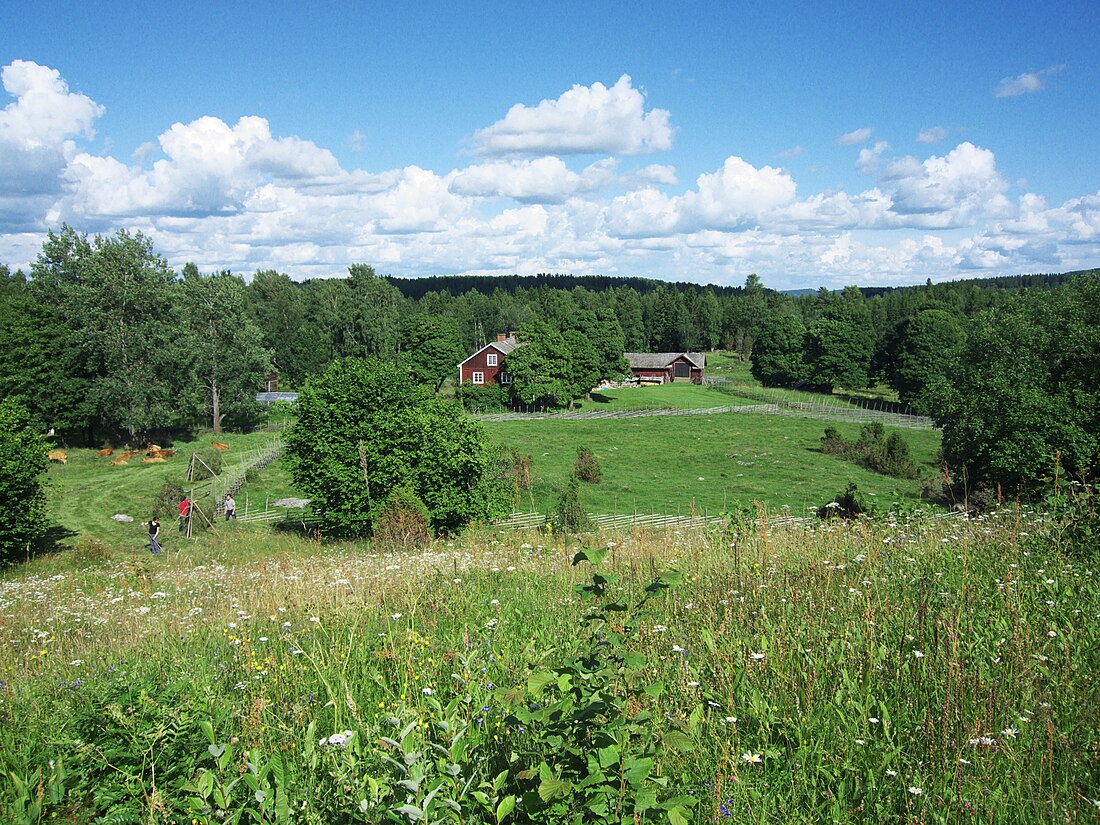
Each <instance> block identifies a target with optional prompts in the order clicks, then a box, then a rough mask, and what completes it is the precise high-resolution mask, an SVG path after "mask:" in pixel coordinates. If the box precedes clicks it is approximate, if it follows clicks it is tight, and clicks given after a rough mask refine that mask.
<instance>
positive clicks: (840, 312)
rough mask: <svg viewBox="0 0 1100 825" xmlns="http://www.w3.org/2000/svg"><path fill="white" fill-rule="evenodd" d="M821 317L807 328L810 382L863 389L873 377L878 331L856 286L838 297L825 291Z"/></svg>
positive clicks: (820, 304) (826, 386)
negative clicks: (872, 364)
mask: <svg viewBox="0 0 1100 825" xmlns="http://www.w3.org/2000/svg"><path fill="white" fill-rule="evenodd" d="M816 309H817V311H818V313H819V314H818V317H817V319H816V320H815V321H813V322H812V323H811V324H810V325H809V328H808V329H807V330H806V338H805V354H804V360H805V362H806V367H807V370H808V372H809V375H808V380H809V382H810V383H811V384H813V385H815V386H817V387H821V388H822V389H832V388H834V387H845V388H848V389H861V388H863V387H866V386H867V385H868V383H869V382H870V378H871V356H872V354H873V351H874V344H875V332H874V329H873V327H872V326H871V315H870V312H869V311H868V310H867V307H866V306H865V305H864V302H863V296H862V295H861V294H860V292H859V290H858V289H856V288H855V287H851V288H847V289H845V290H844V292H843V293H842V294H841V295H840V296H837V295H835V294H834V293H830V292H823V293H822V295H820V296H819V298H818V301H817V307H816Z"/></svg>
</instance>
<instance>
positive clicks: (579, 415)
mask: <svg viewBox="0 0 1100 825" xmlns="http://www.w3.org/2000/svg"><path fill="white" fill-rule="evenodd" d="M775 411H776V405H775V404H731V405H726V406H723V407H704V408H702V409H697V410H690V409H682V408H679V407H650V408H647V409H639V410H575V411H572V412H570V411H568V410H563V411H561V412H554V411H549V410H540V411H538V412H506V413H480V414H478V415H475V416H474V417H475V418H477V419H478V420H480V421H545V420H547V419H568V420H574V421H580V420H590V419H595V418H649V417H651V416H665V415H720V414H723V413H753V412H775Z"/></svg>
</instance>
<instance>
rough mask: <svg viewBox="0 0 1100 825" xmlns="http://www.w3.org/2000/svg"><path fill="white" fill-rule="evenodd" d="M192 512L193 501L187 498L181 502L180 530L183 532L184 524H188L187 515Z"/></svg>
mask: <svg viewBox="0 0 1100 825" xmlns="http://www.w3.org/2000/svg"><path fill="white" fill-rule="evenodd" d="M190 514H191V502H190V501H188V500H187V499H186V498H185V499H183V501H181V502H180V532H181V533H182V532H183V526H184V525H185V524H187V517H188V516H189V515H190Z"/></svg>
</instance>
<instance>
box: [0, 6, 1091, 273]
mask: <svg viewBox="0 0 1100 825" xmlns="http://www.w3.org/2000/svg"><path fill="white" fill-rule="evenodd" d="M167 5H168V6H175V5H176V4H167ZM0 32H3V35H2V36H0V67H2V73H3V74H2V77H3V87H4V91H3V93H2V94H0V110H2V111H0V262H5V263H7V264H8V265H10V266H12V267H13V268H15V267H24V268H25V267H27V266H28V265H29V263H30V262H31V261H33V259H34V257H35V255H36V254H37V252H38V249H39V248H40V246H41V242H42V239H43V237H44V234H45V232H46V230H47V229H49V228H52V227H56V226H57V225H59V224H60V223H61V222H62V221H65V222H68V223H69V224H71V225H73V226H74V227H76V228H78V229H80V230H83V231H86V232H89V233H108V232H113V231H114V230H115V229H118V228H127V229H130V230H135V231H138V230H139V231H142V232H145V233H146V234H148V235H149V236H151V237H152V238H153V240H154V243H155V245H156V248H157V250H158V251H160V252H161V253H162V254H163V255H165V256H166V257H167V258H168V260H169V261H170V262H171V263H172V264H173V265H174V266H176V267H179V266H181V265H182V264H183V263H184V262H186V261H194V262H195V263H197V264H198V265H199V267H200V269H202V270H204V271H208V270H213V269H223V268H228V269H232V270H233V271H235V272H239V273H241V274H246V275H247V274H250V273H252V272H254V271H256V270H257V269H267V268H274V269H278V270H281V271H284V272H287V273H289V274H291V275H292V276H293V277H295V278H307V277H324V276H333V275H341V274H343V273H345V272H346V269H347V266H348V264H350V263H354V262H364V263H370V264H372V265H374V267H375V268H376V270H378V271H379V272H382V273H387V274H394V275H400V276H417V275H438V274H457V273H489V274H492V273H501V274H503V273H513V272H519V273H523V274H534V273H536V272H572V273H575V274H590V273H591V274H610V275H623V276H628V275H629V276H647V277H656V278H663V279H669V280H689V281H697V282H703V283H717V284H740V283H743V282H744V280H745V277H746V276H747V275H748V274H749V273H752V272H755V273H758V274H759V275H760V276H761V278H762V279H763V281H764V283H765V284H766V285H768V286H772V287H775V288H779V289H790V288H799V287H816V286H820V285H825V286H830V287H840V286H844V285H846V284H851V283H857V284H861V285H894V284H907V283H915V282H923V281H924V280H926V279H927V278H931V279H932V280H934V281H939V280H947V279H953V278H960V277H975V276H982V275H1000V274H1016V273H1021V272H1054V271H1066V270H1071V269H1079V268H1085V267H1093V266H1100V137H1098V136H1100V55H1098V54H1097V50H1096V48H1095V42H1094V41H1095V37H1096V35H1097V34H1098V33H1100V3H1096V2H1094V0H1093V1H1091V2H1079V3H1051V4H1045V5H1042V4H1037V3H1034V2H1030V3H1001V4H997V6H996V7H995V8H993V7H992V6H991V5H990V4H976V3H975V4H962V3H910V4H906V5H905V6H904V8H902V7H901V6H899V4H896V3H841V4H823V3H771V4H766V5H763V4H762V5H761V6H759V7H752V6H748V5H746V4H734V3H702V2H700V3H685V4H671V3H667V2H663V3H599V2H588V3H555V4H542V5H541V6H539V5H527V4H516V3H499V4H491V3H460V2H459V3H440V4H435V3H425V4H400V3H390V4H384V5H383V4H375V3H314V4H283V3H263V4H259V3H254V4H226V3H217V4H215V3H206V2H198V3H190V4H187V5H186V6H184V5H182V4H179V5H178V7H171V8H162V7H160V6H159V5H152V4H141V3H137V4H134V3H128V4H124V3H96V4H72V3H50V2H39V3H34V4H30V3H15V4H12V3H9V4H5V5H4V6H3V8H2V9H0Z"/></svg>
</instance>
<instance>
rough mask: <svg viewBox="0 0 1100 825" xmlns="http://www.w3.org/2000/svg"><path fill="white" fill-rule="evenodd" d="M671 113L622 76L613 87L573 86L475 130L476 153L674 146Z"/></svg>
mask: <svg viewBox="0 0 1100 825" xmlns="http://www.w3.org/2000/svg"><path fill="white" fill-rule="evenodd" d="M670 117H671V115H670V113H669V112H668V111H667V110H665V109H650V110H649V111H648V112H647V111H646V110H645V97H644V96H643V95H642V93H641V92H640V91H639V90H638V89H635V88H634V86H633V85H632V82H631V79H630V76H629V75H625V74H624V75H623V76H622V77H620V78H619V80H618V82H617V83H615V85H614V86H612V87H610V88H608V87H607V86H604V85H603V84H602V83H593V84H592V85H591V86H580V85H576V86H573V88H572V89H570V90H569V91H567V92H565V93H563V94H562V95H561V97H559V98H557V99H556V100H543V101H542V102H540V103H539V104H538V105H537V106H524V105H523V104H520V103H517V104H516V105H515V106H513V107H512V108H511V109H509V110H508V114H506V115H505V116H504V118H503V119H501V120H498V121H497V122H496V123H494V124H493V125H492V126H489V127H487V128H485V129H481V130H479V131H478V132H477V133H475V134H474V136H473V140H472V149H473V152H474V154H478V155H569V154H586V153H599V154H609V155H641V154H647V153H650V152H659V151H664V150H667V149H670V148H671V147H672V131H673V130H672V127H671V126H670V125H669V119H670Z"/></svg>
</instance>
